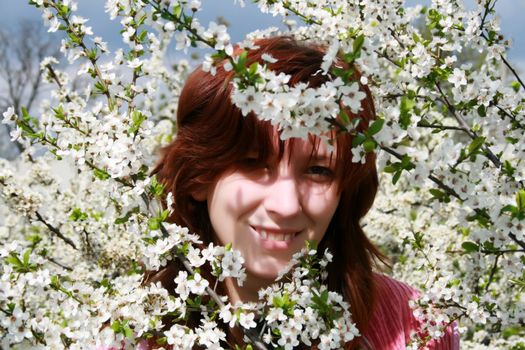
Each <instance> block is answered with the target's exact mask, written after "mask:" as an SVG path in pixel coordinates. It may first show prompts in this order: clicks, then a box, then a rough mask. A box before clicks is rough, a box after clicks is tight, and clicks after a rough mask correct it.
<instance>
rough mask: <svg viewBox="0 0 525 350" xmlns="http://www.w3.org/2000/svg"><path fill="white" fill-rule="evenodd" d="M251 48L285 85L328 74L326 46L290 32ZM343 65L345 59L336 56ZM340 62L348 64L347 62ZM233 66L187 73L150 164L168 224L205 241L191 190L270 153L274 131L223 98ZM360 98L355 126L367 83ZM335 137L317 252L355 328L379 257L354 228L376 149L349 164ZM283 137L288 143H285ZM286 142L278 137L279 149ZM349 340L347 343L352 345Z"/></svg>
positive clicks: (368, 304)
mask: <svg viewBox="0 0 525 350" xmlns="http://www.w3.org/2000/svg"><path fill="white" fill-rule="evenodd" d="M255 45H256V46H257V48H256V49H251V50H249V51H248V56H247V60H248V64H251V63H252V62H259V63H263V60H262V55H263V54H265V53H266V54H270V55H271V56H273V57H274V58H276V59H277V61H276V62H275V63H270V64H268V63H266V64H267V65H268V67H269V69H271V70H272V71H274V72H275V73H277V74H278V73H285V74H288V75H290V76H291V79H290V81H289V85H290V86H294V85H295V84H298V83H301V82H302V83H308V86H309V87H318V86H321V85H322V84H323V83H324V82H326V81H329V80H330V79H333V78H334V77H333V76H331V75H330V74H321V73H320V69H321V64H322V62H323V56H324V54H325V48H323V47H322V46H318V45H311V44H304V43H299V42H297V41H295V40H294V39H292V38H290V37H273V38H269V39H260V40H257V41H256V42H255ZM337 64H338V65H339V66H343V67H345V64H344V62H341V61H340V60H339V61H337ZM346 68H349V67H348V66H346ZM352 68H353V71H354V74H353V78H354V79H355V81H356V82H358V83H359V73H358V71H357V69H355V67H352ZM233 77H234V72H232V71H226V70H225V69H224V68H223V67H222V66H221V65H219V66H218V67H217V72H216V74H215V75H212V74H210V73H207V72H204V71H203V70H202V69H199V68H198V69H196V70H195V71H194V72H193V73H192V74H191V75H190V76H189V78H188V80H187V82H186V84H185V86H184V88H183V90H182V92H181V96H180V100H179V104H178V110H177V126H178V131H177V135H176V137H175V139H174V141H173V142H172V143H171V144H170V145H168V146H167V147H165V148H164V149H163V150H162V153H161V158H160V161H159V163H158V165H157V167H156V168H155V169H154V173H155V174H156V175H157V177H158V179H159V180H160V181H161V182H162V183H163V184H164V185H165V186H166V192H172V193H173V196H174V204H173V209H174V211H173V216H172V217H171V218H170V219H171V220H172V221H173V222H175V223H177V224H179V225H183V226H186V227H188V228H189V229H190V230H191V231H193V232H196V233H198V234H199V235H200V236H201V238H202V240H203V242H204V243H205V244H207V243H209V242H217V241H216V238H215V236H214V233H213V228H212V226H211V223H210V219H209V216H208V210H207V204H206V203H205V202H202V201H197V200H195V199H194V194H195V193H198V192H199V191H202V189H203V188H208V187H209V186H210V185H212V184H213V183H214V182H215V181H216V180H217V179H218V178H219V177H220V175H221V174H222V173H223V172H224V171H225V170H227V169H229V168H231V167H232V166H233V165H234V164H235V163H236V162H237V161H239V160H240V159H243V158H245V157H246V156H247V153H248V152H249V151H250V150H253V149H254V148H255V149H257V150H258V151H259V153H258V154H259V158H260V159H261V160H264V159H265V158H267V157H269V156H270V150H271V149H272V142H273V141H272V140H274V137H275V134H276V132H278V131H277V130H276V128H275V127H273V126H272V125H271V124H270V123H269V122H267V121H261V120H259V119H257V117H256V116H255V115H253V113H249V114H248V115H247V116H245V117H244V116H243V115H242V114H241V111H240V110H239V109H238V108H237V107H235V106H234V105H233V104H232V102H231V99H230V96H231V93H232V79H233ZM360 89H361V91H363V92H364V93H365V94H366V98H365V99H364V100H362V102H361V107H362V108H361V111H360V112H359V114H358V115H353V114H352V113H350V112H349V111H348V114H350V116H351V118H355V117H359V118H360V119H361V122H360V123H359V124H358V130H359V131H365V130H366V128H367V126H368V124H369V122H370V121H371V120H373V119H374V118H375V110H374V103H373V100H372V96H371V93H370V91H369V89H368V88H367V87H366V86H362V85H360ZM333 135H334V139H335V140H334V141H335V143H336V150H337V152H335V154H336V173H337V179H338V186H339V187H338V188H339V190H340V192H341V197H340V202H339V205H338V207H337V209H336V212H335V214H334V216H333V218H332V220H331V222H330V225H329V227H328V230H327V232H326V234H325V236H324V238H323V239H322V241H321V242H320V244H319V250H320V251H324V249H325V248H328V249H329V250H330V251H331V252H332V254H333V256H334V259H333V262H332V263H331V264H330V265H329V267H328V287H329V289H330V290H333V291H337V292H339V293H341V294H342V295H343V296H344V297H345V299H346V300H347V301H349V302H350V305H351V311H352V317H353V321H354V322H355V323H356V325H357V327H358V328H359V330H360V332H361V334H364V332H365V331H366V329H367V328H368V323H369V320H370V317H371V315H372V310H373V305H374V302H375V294H376V293H375V291H376V287H375V285H374V278H373V265H374V262H375V261H377V260H381V261H384V260H385V259H384V257H383V255H382V254H381V253H380V252H379V251H378V249H377V248H376V247H375V246H374V245H373V244H372V243H371V242H370V240H369V239H368V238H367V236H366V235H365V233H364V232H363V230H362V228H361V226H360V220H361V218H362V217H363V216H364V215H365V214H366V213H367V212H368V210H369V209H370V207H371V206H372V203H373V201H374V198H375V195H376V191H377V187H378V178H377V170H376V166H375V155H374V154H372V153H369V154H367V156H366V162H365V163H364V164H361V163H353V162H352V153H351V145H352V136H351V135H350V134H349V133H344V132H334V133H333ZM286 142H293V139H292V141H286ZM284 144H285V142H283V141H281V142H280V149H281V153H282V149H283V148H284ZM176 270H177V268H175V267H174V266H168V267H167V268H166V269H164V270H161V271H159V272H157V273H156V274H155V275H154V276H153V279H154V280H161V281H165V282H166V284H167V285H169V284H170V283H173V282H172V281H173V278H174V277H175V275H174V274H175V273H176ZM354 345H355V343H352V344H348V345H347V348H349V349H350V348H353V347H354Z"/></svg>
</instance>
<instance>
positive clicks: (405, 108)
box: [399, 96, 415, 130]
mask: <svg viewBox="0 0 525 350" xmlns="http://www.w3.org/2000/svg"><path fill="white" fill-rule="evenodd" d="M414 105H415V101H414V100H413V99H411V98H408V97H407V96H403V97H401V104H400V106H399V125H400V126H401V128H402V129H404V130H406V129H407V128H408V126H409V125H410V122H411V121H410V117H411V114H412V110H413V109H414Z"/></svg>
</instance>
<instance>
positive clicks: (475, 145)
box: [468, 136, 485, 154]
mask: <svg viewBox="0 0 525 350" xmlns="http://www.w3.org/2000/svg"><path fill="white" fill-rule="evenodd" d="M484 142H485V137H483V136H478V137H476V138H475V139H474V140H472V142H471V143H470V145H469V146H468V152H469V154H473V153H474V152H476V151H477V150H479V149H480V148H481V146H482V145H483V143H484Z"/></svg>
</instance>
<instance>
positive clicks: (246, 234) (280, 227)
mask: <svg viewBox="0 0 525 350" xmlns="http://www.w3.org/2000/svg"><path fill="white" fill-rule="evenodd" d="M276 143H277V141H276ZM286 147H287V148H288V147H290V146H286ZM315 148H316V147H315V145H313V144H312V142H311V141H310V140H302V139H296V140H294V144H293V147H291V150H290V149H285V151H284V155H283V157H282V158H281V159H280V160H278V157H277V156H273V157H272V156H271V157H270V160H269V161H268V162H267V163H263V164H261V162H259V161H258V160H257V153H256V152H254V153H252V154H249V155H248V157H247V158H245V159H243V160H241V161H240V162H239V163H238V164H236V165H235V167H233V168H232V169H230V170H229V171H226V172H225V173H224V174H222V175H221V176H220V177H219V179H218V180H217V181H216V182H215V183H214V185H213V186H211V187H210V188H209V189H208V193H207V201H208V211H209V216H210V220H211V224H212V226H213V229H214V231H215V233H216V235H217V237H218V239H219V241H220V242H221V243H222V244H224V245H226V244H228V243H232V245H233V247H234V248H235V249H237V250H239V251H240V252H241V253H242V255H243V257H244V259H245V260H246V264H245V266H246V271H247V273H248V274H249V275H250V276H253V277H257V278H264V279H271V280H273V279H275V277H276V276H277V274H278V272H279V271H280V270H282V269H283V268H284V267H285V266H286V265H287V264H288V262H289V261H290V259H291V257H292V255H293V254H294V253H296V252H298V251H299V250H300V249H301V248H303V247H304V245H305V240H313V241H316V242H319V241H320V240H321V239H322V238H323V236H324V234H325V232H326V230H327V228H328V225H329V223H330V220H331V219H332V216H333V215H334V212H335V210H336V208H337V205H338V203H339V198H340V193H339V190H338V186H337V181H336V177H335V153H331V152H329V151H328V150H327V147H326V145H325V144H324V143H323V142H320V144H319V145H318V147H317V149H315ZM334 152H335V151H334Z"/></svg>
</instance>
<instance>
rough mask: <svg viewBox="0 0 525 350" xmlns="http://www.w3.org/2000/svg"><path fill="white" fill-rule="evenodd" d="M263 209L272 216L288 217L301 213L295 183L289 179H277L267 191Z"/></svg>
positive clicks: (297, 189) (299, 197)
mask: <svg viewBox="0 0 525 350" xmlns="http://www.w3.org/2000/svg"><path fill="white" fill-rule="evenodd" d="M264 206H265V209H266V210H267V211H268V212H269V213H271V214H274V215H279V216H283V217H290V216H294V215H297V214H298V213H300V212H301V211H302V207H301V196H300V193H299V188H298V184H297V181H296V180H295V179H294V178H291V177H285V178H277V179H276V180H275V181H274V182H273V183H272V184H271V185H270V187H269V188H268V189H267V192H266V195H265V200H264Z"/></svg>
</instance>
